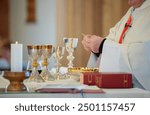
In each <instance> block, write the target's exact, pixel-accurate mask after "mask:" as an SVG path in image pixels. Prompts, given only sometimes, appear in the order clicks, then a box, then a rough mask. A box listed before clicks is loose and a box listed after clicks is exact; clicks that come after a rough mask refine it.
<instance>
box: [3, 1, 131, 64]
mask: <svg viewBox="0 0 150 115" xmlns="http://www.w3.org/2000/svg"><path fill="white" fill-rule="evenodd" d="M33 1H34V2H33ZM127 2H128V0H0V38H5V39H8V40H10V41H11V42H15V41H19V42H20V43H23V45H24V61H25V62H26V61H27V50H26V46H27V45H28V44H52V45H63V41H62V39H63V37H78V38H79V44H78V47H77V49H76V50H75V53H74V55H75V57H76V58H75V60H74V64H75V66H86V63H87V60H88V58H89V53H88V52H86V51H85V50H84V49H83V47H82V44H81V41H82V36H81V33H85V34H96V35H100V36H102V37H105V36H106V35H107V34H108V32H109V28H110V27H112V26H114V24H115V23H116V22H117V21H118V20H120V18H121V17H122V16H123V14H125V12H126V11H127V9H128V8H129V6H128V4H127ZM30 5H31V6H30ZM29 6H30V8H31V9H30V8H29ZM32 7H34V8H32ZM29 9H30V10H29ZM32 10H33V11H32ZM29 15H30V16H31V18H32V15H33V18H35V19H33V21H32V20H31V21H29V20H28V16H29ZM65 55H67V53H66V54H65ZM65 58H66V57H64V58H63V61H62V63H63V66H66V65H67V63H68V62H67V60H66V59H65Z"/></svg>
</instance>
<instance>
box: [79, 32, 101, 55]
mask: <svg viewBox="0 0 150 115" xmlns="http://www.w3.org/2000/svg"><path fill="white" fill-rule="evenodd" d="M103 39H104V38H102V37H99V36H96V35H89V34H87V35H84V37H83V40H82V44H83V46H84V49H85V50H87V51H91V52H94V53H99V46H100V44H101V42H102V41H103Z"/></svg>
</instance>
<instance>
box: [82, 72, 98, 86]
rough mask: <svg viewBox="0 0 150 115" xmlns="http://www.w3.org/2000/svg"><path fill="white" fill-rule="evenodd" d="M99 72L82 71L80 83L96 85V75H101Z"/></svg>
mask: <svg viewBox="0 0 150 115" xmlns="http://www.w3.org/2000/svg"><path fill="white" fill-rule="evenodd" d="M99 74H100V73H99V72H82V74H81V76H80V83H83V84H86V85H95V84H96V76H99Z"/></svg>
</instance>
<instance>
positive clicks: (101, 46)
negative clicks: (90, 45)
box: [93, 38, 106, 57]
mask: <svg viewBox="0 0 150 115" xmlns="http://www.w3.org/2000/svg"><path fill="white" fill-rule="evenodd" d="M105 40H106V38H104V39H103V41H102V42H101V44H100V46H99V52H98V53H94V52H93V53H94V54H95V55H96V56H97V57H99V55H100V54H101V53H102V50H103V44H104V42H105Z"/></svg>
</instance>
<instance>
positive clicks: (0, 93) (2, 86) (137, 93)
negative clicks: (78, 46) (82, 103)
mask: <svg viewBox="0 0 150 115" xmlns="http://www.w3.org/2000/svg"><path fill="white" fill-rule="evenodd" d="M8 84H9V82H8V81H7V80H6V79H4V78H3V76H2V74H1V75H0V98H150V92H149V91H146V90H143V89H139V88H123V89H115V88H113V89H111V88H102V89H101V90H102V91H104V92H102V93H83V92H82V93H41V92H35V89H36V88H40V87H43V86H45V85H47V84H75V85H77V84H79V82H78V81H76V79H66V80H59V81H55V82H54V81H50V82H48V83H32V84H31V83H30V84H29V83H27V82H24V84H25V85H26V87H27V88H28V91H20V92H7V91H6V87H7V85H8ZM86 89H93V90H95V89H96V90H97V89H98V87H96V86H87V87H86Z"/></svg>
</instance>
